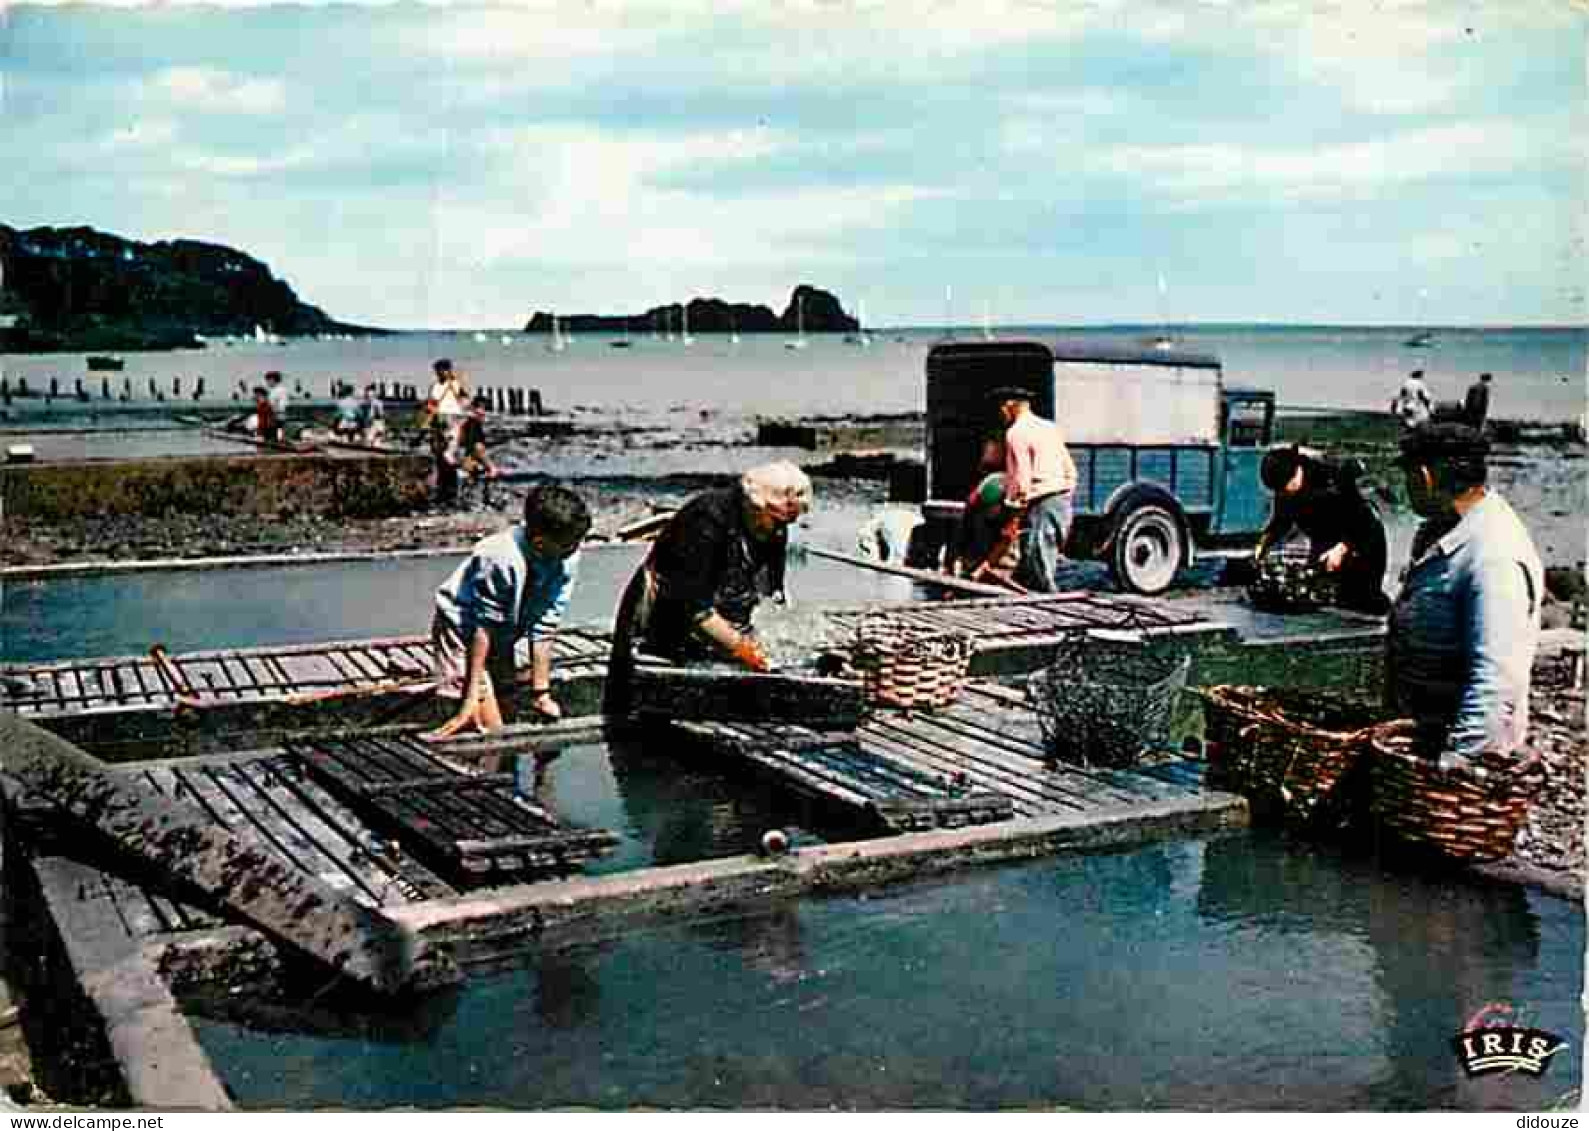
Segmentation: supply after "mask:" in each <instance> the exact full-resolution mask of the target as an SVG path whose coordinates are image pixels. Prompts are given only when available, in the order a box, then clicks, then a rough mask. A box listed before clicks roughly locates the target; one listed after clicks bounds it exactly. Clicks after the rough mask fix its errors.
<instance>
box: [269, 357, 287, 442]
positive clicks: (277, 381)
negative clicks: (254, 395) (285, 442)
mask: <svg viewBox="0 0 1589 1131" xmlns="http://www.w3.org/2000/svg"><path fill="white" fill-rule="evenodd" d="M265 395H266V396H267V397H268V398H269V399H270V407H271V410H272V411H273V412H275V414H276V427H277V428H278V429H279V430H280V432H281V438H282V439H285V438H286V435H287V386H286V385H284V384H282V381H281V373H280V371H278V370H275V369H272V370H271V371H270V372H269V373H267V374H265Z"/></svg>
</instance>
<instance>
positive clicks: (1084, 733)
mask: <svg viewBox="0 0 1589 1131" xmlns="http://www.w3.org/2000/svg"><path fill="white" fill-rule="evenodd" d="M1191 666H1192V659H1191V657H1190V656H1189V655H1187V654H1186V653H1185V651H1184V650H1183V649H1180V648H1177V647H1173V646H1172V647H1165V646H1163V645H1156V644H1152V643H1148V642H1146V641H1144V640H1143V639H1141V638H1139V637H1137V638H1128V639H1125V640H1123V641H1119V640H1112V639H1110V638H1109V635H1108V634H1106V633H1087V634H1085V635H1082V636H1078V637H1076V638H1075V639H1074V640H1072V641H1069V642H1067V643H1066V644H1064V645H1061V646H1060V648H1059V649H1058V651H1057V652H1056V653H1055V656H1054V660H1053V662H1052V663H1050V664H1049V665H1048V666H1047V667H1046V668H1044V669H1042V670H1041V671H1039V672H1037V673H1036V674H1034V675H1033V676H1032V677H1031V678H1030V679H1029V680H1028V681H1027V684H1026V698H1027V701H1028V702H1029V703H1030V704H1031V705H1032V709H1033V710H1034V711H1035V712H1036V713H1037V718H1038V722H1039V723H1040V724H1041V726H1042V730H1043V745H1044V747H1045V748H1046V750H1047V752H1048V756H1049V757H1050V758H1053V759H1055V760H1056V761H1060V762H1068V763H1071V764H1073V765H1080V766H1094V765H1096V766H1116V767H1118V766H1133V765H1136V763H1137V762H1139V761H1140V760H1141V758H1142V755H1143V752H1144V751H1146V750H1148V749H1150V748H1152V747H1154V746H1159V745H1162V744H1163V743H1164V740H1165V737H1166V735H1167V734H1168V732H1169V727H1170V714H1171V712H1172V711H1173V709H1174V707H1175V700H1176V698H1177V697H1178V696H1179V695H1180V693H1181V690H1182V689H1183V688H1184V687H1185V686H1186V673H1187V671H1188V670H1189V669H1190V668H1191Z"/></svg>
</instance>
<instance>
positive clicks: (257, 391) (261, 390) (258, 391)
mask: <svg viewBox="0 0 1589 1131" xmlns="http://www.w3.org/2000/svg"><path fill="white" fill-rule="evenodd" d="M254 395H255V396H256V397H263V396H267V395H268V394H267V393H266V392H265V386H263V385H255V386H254Z"/></svg>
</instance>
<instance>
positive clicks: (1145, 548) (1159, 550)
mask: <svg viewBox="0 0 1589 1131" xmlns="http://www.w3.org/2000/svg"><path fill="white" fill-rule="evenodd" d="M1185 564H1186V535H1185V534H1184V533H1182V530H1181V523H1180V519H1179V518H1178V517H1177V516H1176V515H1175V513H1174V512H1173V511H1171V510H1170V509H1169V508H1168V507H1165V506H1162V505H1160V504H1158V503H1146V502H1143V503H1137V504H1135V505H1134V506H1131V507H1129V508H1128V509H1127V510H1126V512H1125V513H1124V514H1122V515H1121V516H1120V519H1119V521H1118V522H1117V523H1116V525H1115V535H1114V538H1113V539H1112V540H1111V546H1110V553H1109V567H1110V569H1111V571H1112V572H1113V573H1114V577H1115V582H1116V584H1118V585H1119V586H1120V588H1122V589H1124V590H1126V591H1127V592H1128V593H1141V594H1143V595H1144V596H1149V597H1151V596H1153V595H1154V594H1156V593H1162V592H1164V591H1165V590H1166V589H1168V588H1169V587H1170V583H1171V582H1172V581H1174V580H1175V575H1176V574H1177V573H1179V572H1180V571H1181V567H1182V566H1183V565H1185Z"/></svg>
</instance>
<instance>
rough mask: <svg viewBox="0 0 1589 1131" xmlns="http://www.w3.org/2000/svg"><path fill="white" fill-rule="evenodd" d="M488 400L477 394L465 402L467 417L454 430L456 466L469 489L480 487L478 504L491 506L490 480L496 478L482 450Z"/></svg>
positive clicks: (494, 467) (484, 441) (485, 452)
mask: <svg viewBox="0 0 1589 1131" xmlns="http://www.w3.org/2000/svg"><path fill="white" fill-rule="evenodd" d="M490 407H491V399H490V398H489V397H487V396H486V395H485V394H484V393H479V394H477V395H476V396H475V398H474V400H473V401H471V402H469V415H468V416H467V417H466V418H465V419H464V422H463V426H462V427H460V428H459V429H458V466H459V468H460V469H461V470H462V471H463V473H464V475H465V476H467V478H468V481H469V484H470V485H471V486H478V487H479V488H480V504H481V506H486V507H489V506H490V505H491V481H492V480H493V479H495V478H496V477H497V469H496V465H495V464H493V463H492V462H491V453H490V452H489V451H488V450H487V448H486V412H487V411H488V410H489V409H490Z"/></svg>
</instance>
